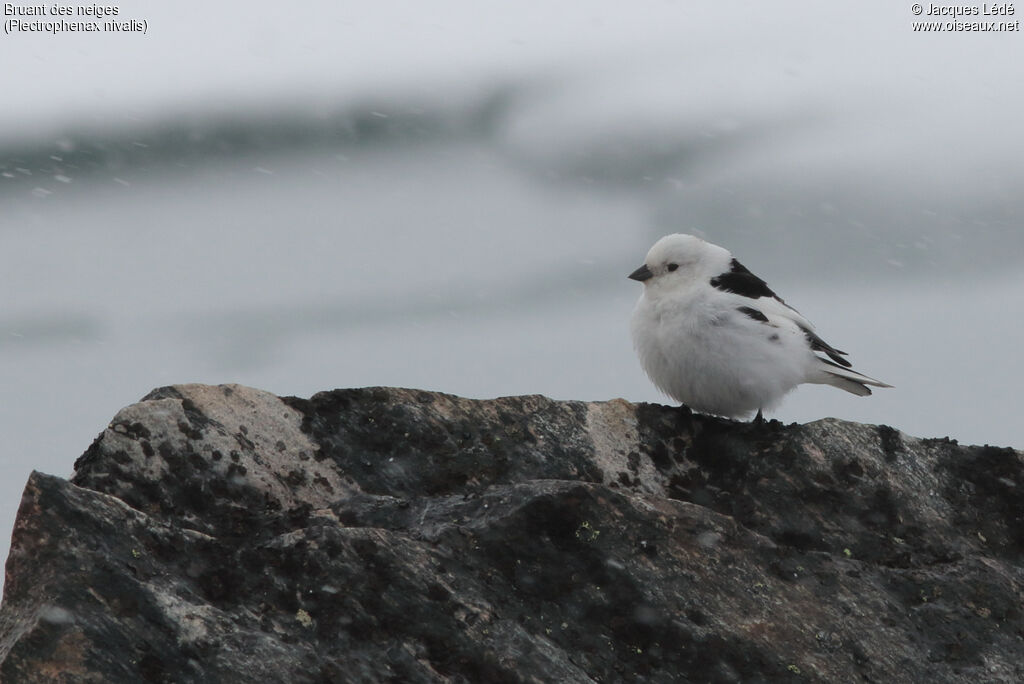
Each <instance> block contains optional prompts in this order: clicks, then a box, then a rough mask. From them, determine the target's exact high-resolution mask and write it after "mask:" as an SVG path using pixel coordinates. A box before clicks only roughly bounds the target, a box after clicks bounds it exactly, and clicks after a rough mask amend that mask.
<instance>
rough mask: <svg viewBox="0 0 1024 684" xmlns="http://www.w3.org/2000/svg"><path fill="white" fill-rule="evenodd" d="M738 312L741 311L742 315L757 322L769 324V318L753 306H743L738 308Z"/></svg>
mask: <svg viewBox="0 0 1024 684" xmlns="http://www.w3.org/2000/svg"><path fill="white" fill-rule="evenodd" d="M736 310H737V311H739V312H740V313H742V314H746V315H748V316H750V317H751V318H753V319H754V320H755V321H761V322H762V323H767V322H768V317H767V316H765V315H764V314H763V313H761V312H760V311H758V310H757V309H755V308H754V307H752V306H741V307H740V308H738V309H736Z"/></svg>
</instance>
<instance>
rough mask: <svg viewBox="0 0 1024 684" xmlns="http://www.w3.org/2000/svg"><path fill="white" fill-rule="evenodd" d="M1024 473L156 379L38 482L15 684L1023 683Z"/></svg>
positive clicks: (1009, 465) (380, 394) (23, 516)
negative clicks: (64, 464)
mask: <svg viewBox="0 0 1024 684" xmlns="http://www.w3.org/2000/svg"><path fill="white" fill-rule="evenodd" d="M1022 554H1024V458H1022V454H1020V453H1018V452H1015V451H1013V450H1011V449H998V448H993V447H963V446H959V445H957V444H956V443H955V442H951V441H949V440H945V439H933V440H919V439H914V438H911V437H908V436H906V435H904V434H902V433H899V432H897V431H896V430H894V429H892V428H888V427H885V426H867V425H859V424H852V423H844V422H841V421H837V420H825V421H820V422H817V423H812V424H809V425H790V426H783V425H781V424H779V423H775V422H772V423H768V424H765V425H760V426H755V425H747V424H737V423H731V422H729V421H724V420H719V419H715V418H708V417H704V416H697V415H690V414H689V413H688V412H687V411H685V410H683V409H678V408H670V407H662V406H654V405H645V404H639V405H634V404H629V403H627V402H625V401H621V400H616V401H609V402H600V403H582V402H557V401H552V400H549V399H546V398H543V397H537V396H526V397H510V398H504V399H496V400H490V401H474V400H468V399H460V398H458V397H453V396H449V395H444V394H437V393H430V392H423V391H415V390H402V389H380V388H377V389H362V390H338V391H334V392H325V393H321V394H318V395H316V396H314V397H312V398H311V399H308V400H306V399H296V398H283V399H282V398H278V397H275V396H273V395H270V394H267V393H264V392H260V391H257V390H253V389H249V388H246V387H241V386H233V385H232V386H220V387H210V386H203V385H182V386H175V387H168V388H163V389H160V390H157V391H155V392H153V393H152V394H150V395H149V396H147V397H146V398H145V399H143V400H142V401H141V402H140V403H138V404H135V405H132V406H129V407H128V408H126V409H124V410H122V411H121V412H120V413H118V414H117V416H116V417H115V418H114V419H113V421H112V422H111V424H110V426H109V427H108V428H107V429H106V430H105V431H104V432H103V433H102V434H101V435H100V436H99V438H98V439H97V440H96V441H95V442H94V443H93V445H92V446H91V447H90V448H89V449H88V451H86V452H85V454H84V455H83V456H82V457H81V458H80V459H79V460H78V462H77V463H76V470H75V475H74V477H73V478H72V481H71V482H68V481H65V480H63V479H60V478H57V477H52V476H48V475H43V474H40V473H34V474H33V475H32V477H31V479H30V480H29V482H28V485H27V487H26V489H25V494H24V498H23V500H22V503H21V508H20V511H19V513H18V519H17V523H16V525H15V529H14V535H13V545H12V551H11V555H10V557H9V559H8V561H7V580H6V587H5V592H4V598H3V605H2V607H0V680H2V681H3V682H12V683H13V682H19V683H31V682H53V681H59V682H119V683H121V682H204V683H209V682H254V683H255V682H259V683H260V684H262V683H263V682H310V683H312V682H388V681H390V682H434V681H447V682H619V681H639V680H642V681H650V682H687V681H692V682H775V681H792V682H857V681H866V682H896V681H904V682H906V681H928V682H982V681H984V682H1019V681H1022V680H1024V616H1022V612H1021V611H1022V600H1024V569H1022V559H1024V555H1022Z"/></svg>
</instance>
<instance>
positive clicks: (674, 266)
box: [668, 264, 679, 271]
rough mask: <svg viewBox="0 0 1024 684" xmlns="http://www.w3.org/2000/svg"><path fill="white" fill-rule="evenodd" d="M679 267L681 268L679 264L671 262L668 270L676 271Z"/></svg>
mask: <svg viewBox="0 0 1024 684" xmlns="http://www.w3.org/2000/svg"><path fill="white" fill-rule="evenodd" d="M677 268H679V264H669V265H668V270H670V271H674V270H676V269H677Z"/></svg>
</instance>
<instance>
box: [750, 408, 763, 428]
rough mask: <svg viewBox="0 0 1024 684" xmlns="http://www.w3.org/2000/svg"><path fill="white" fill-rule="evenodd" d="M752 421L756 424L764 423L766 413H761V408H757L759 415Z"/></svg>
mask: <svg viewBox="0 0 1024 684" xmlns="http://www.w3.org/2000/svg"><path fill="white" fill-rule="evenodd" d="M751 423H753V424H754V425H763V424H764V414H763V413H761V409H757V415H756V416H754V420H752V421H751Z"/></svg>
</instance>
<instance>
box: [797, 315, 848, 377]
mask: <svg viewBox="0 0 1024 684" xmlns="http://www.w3.org/2000/svg"><path fill="white" fill-rule="evenodd" d="M800 329H801V330H803V332H804V337H806V338H807V341H808V342H809V343H810V345H811V349H813V350H814V351H819V352H825V353H826V354H828V356H829V358H830V359H832V360H833V361H835V362H836V363H838V364H839V365H840V366H844V367H845V368H849V367H850V366H851V365H852V364H851V363H850V362H849V361H847V360H846V359H844V358H843V357H842V356H840V354H844V355H845V354H846V352H844V351H839V350H838V349H836V348H835V347H833V346H832V345H831V344H829V343H828V342H826V341H825V340H823V339H821V338H820V337H818V336H817V335H816V334H815V332H814V331H813V330H811V329H810V328H805V327H804V326H802V325H801V326H800Z"/></svg>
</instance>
